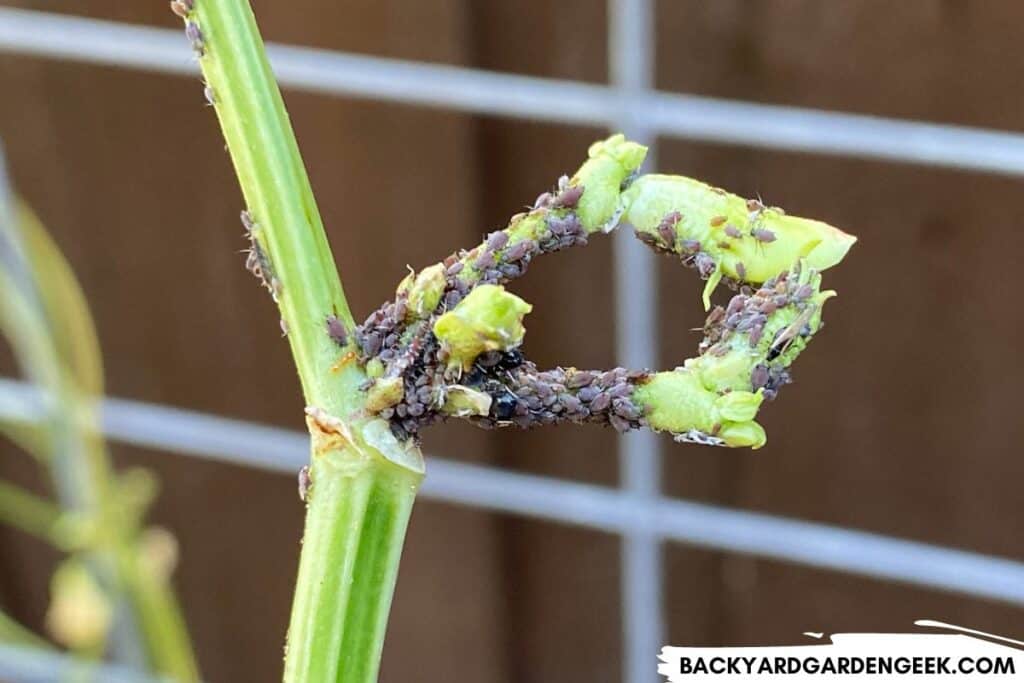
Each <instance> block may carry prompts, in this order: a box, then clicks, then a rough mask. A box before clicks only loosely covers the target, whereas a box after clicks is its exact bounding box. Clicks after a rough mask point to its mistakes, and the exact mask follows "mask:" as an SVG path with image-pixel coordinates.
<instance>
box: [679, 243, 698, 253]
mask: <svg viewBox="0 0 1024 683" xmlns="http://www.w3.org/2000/svg"><path fill="white" fill-rule="evenodd" d="M680 246H682V248H683V250H684V251H688V252H690V253H692V254H695V253H697V252H698V251H700V242H698V241H697V240H683V242H682V244H681V245H680Z"/></svg>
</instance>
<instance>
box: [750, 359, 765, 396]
mask: <svg viewBox="0 0 1024 683" xmlns="http://www.w3.org/2000/svg"><path fill="white" fill-rule="evenodd" d="M768 379H769V376H768V366H767V365H763V364H760V363H759V364H758V365H755V366H754V370H753V372H751V373H750V385H751V387H753V389H754V391H757V390H758V389H760V388H762V387H765V386H767V385H768Z"/></svg>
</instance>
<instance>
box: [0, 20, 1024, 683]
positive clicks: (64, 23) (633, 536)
mask: <svg viewBox="0 0 1024 683" xmlns="http://www.w3.org/2000/svg"><path fill="white" fill-rule="evenodd" d="M608 21H609V31H608V33H609V71H610V74H611V85H610V86H601V85H590V84H584V83H578V82H573V81H564V80H555V79H543V78H534V77H527V76H517V75H511V74H501V73H494V72H488V71H481V70H476V69H467V68H461V67H452V66H444V65H435V64H427V63H418V62H411V61H403V60H394V59H385V58H379V57H367V56H360V55H353V54H345V53H340V52H334V51H328V50H320V49H313V48H305V47H296V46H287V45H269V46H268V50H269V52H270V57H271V61H272V62H273V64H274V68H275V72H276V73H277V76H278V78H279V81H280V82H281V84H282V86H284V87H287V88H293V89H298V90H305V91H312V92H319V93H326V94H332V95H345V96H351V97H360V98H367V99H374V100H381V101H390V102H399V103H406V104H418V105H426V106H434V107H441V108H446V109H453V110H456V111H464V112H473V113H479V114H491V115H496V116H505V117H516V118H528V119H535V120H546V121H554V122H560V123H568V124H588V125H597V126H603V127H609V128H613V129H618V130H624V131H626V132H627V133H628V134H629V135H631V136H632V137H634V138H637V139H640V140H644V141H646V142H648V143H650V142H653V141H654V139H655V137H656V136H657V135H665V136H670V137H677V138H684V139H691V140H702V141H708V142H718V143H724V144H739V145H747V146H754V147H764V148H772V149H783V150H797V151H804V152H815V153H819V154H830V155H842V156H850V157H861V158H874V159H883V160H890V161H896V162H909V163H919V164H926V165H930V166H939V167H949V168H960V169H968V170H976V171H990V172H997V173H1005V174H1010V175H1024V135H1018V134H1012V133H1005V132H998V131H992V130H985V129H978V128H968V127H963V126H951V125H942V124H931V123H924V122H916V121H901V120H894V119H887V118H879V117H872V116H863V115H852V114H842V113H834V112H825V111H818V110H812V109H804V108H798V107H787V106H775V105H762V104H751V103H745V102H736V101H730V100H722V99H717V98H709V97H701V96H694V95H682V94H670V93H662V92H657V91H655V90H653V89H652V74H653V54H652V51H653V44H654V19H653V6H652V1H651V0H608ZM182 40H183V39H182V38H181V36H180V35H179V34H178V32H177V31H173V30H169V29H157V28H150V27H145V26H135V25H128V24H122V23H115V22H107V21H99V20H93V19H85V18H77V17H70V16H63V15H59V14H53V13H45V12H35V11H26V10H16V9H9V8H8V9H5V8H0V51H7V52H13V53H18V54H24V55H36V56H42V57H51V58H57V59H65V60H69V61H78V62H86V63H92V64H104V65H113V66H120V67H126V68H136V69H143V70H147V71H154V72H162V73H171V74H182V75H194V74H197V73H198V67H197V66H196V64H195V63H194V62H192V61H191V60H189V59H188V58H187V57H186V55H187V50H185V49H183V42H182ZM653 153H654V150H653V149H652V155H651V157H652V159H653V157H654V154H653ZM649 163H653V161H649ZM649 259H650V256H649V255H648V254H647V253H646V252H645V251H644V250H642V249H640V248H639V245H638V244H637V243H636V241H635V240H631V239H627V236H626V235H624V234H620V235H617V236H616V242H615V280H616V287H617V289H616V292H617V294H616V303H615V310H616V343H617V349H618V356H619V358H618V360H619V362H620V363H622V364H624V365H627V366H637V367H639V366H651V365H653V364H654V361H655V359H656V356H657V348H656V345H655V344H656V339H657V334H656V328H655V320H654V310H655V306H654V297H655V292H656V287H655V282H654V277H655V275H654V273H655V269H654V268H651V267H649ZM627 277H628V278H629V280H630V284H631V287H632V288H634V290H633V291H632V292H631V294H630V297H629V300H631V301H636V300H643V301H649V302H651V305H650V306H648V307H640V306H630V305H627V304H626V297H624V296H622V294H623V287H622V285H623V283H624V281H625V280H626V278H627ZM636 287H639V288H641V289H642V290H643V291H642V292H641V294H642V296H637V292H636V290H635V288H636ZM41 410H42V403H41V397H40V396H39V395H38V394H36V393H35V390H34V389H33V388H32V387H29V386H27V385H25V384H23V383H20V382H15V381H11V380H0V415H3V416H6V417H10V416H15V415H22V416H26V417H32V416H38V415H40V414H41V413H40V411H41ZM103 416H104V431H105V432H106V433H107V435H108V436H109V437H110V438H112V439H114V440H119V441H122V442H126V443H132V444H136V445H141V446H146V447H151V448H157V449H160V450H165V451H169V452H174V453H178V454H183V455H192V456H197V457H204V458H213V459H217V460H221V461H225V462H231V463H236V464H242V465H246V466H254V467H261V468H265V469H270V470H277V471H287V472H294V471H296V470H297V469H298V468H299V467H300V466H301V465H302V464H303V462H304V461H305V459H306V457H307V447H306V446H307V444H306V438H305V436H304V435H303V434H301V433H298V432H290V431H287V430H282V429H278V428H273V427H268V426H264V425H258V424H252V423H246V422H241V421H237V420H229V419H225V418H221V417H216V416H212V415H204V414H200V413H195V412H190V411H185V410H181V409H177V408H171V407H167V406H157V405H151V404H145V403H141V402H134V401H124V400H117V399H108V400H106V401H105V402H104V409H103ZM620 458H621V462H622V467H621V471H622V473H623V475H622V485H621V489H619V490H616V489H610V488H606V487H600V486H594V485H589V484H581V483H576V482H572V481H565V480H558V479H552V478H547V477H538V476H532V475H524V474H516V473H512V472H507V471H502V470H499V469H496V468H489V467H483V466H476V465H467V464H462V463H455V462H451V461H447V460H444V459H442V458H437V457H431V458H430V473H429V476H428V478H427V480H426V482H425V484H424V486H423V491H422V493H423V496H424V497H426V498H428V499H434V500H441V501H448V502H455V503H459V504H463V505H470V506H474V507H479V508H482V509H488V510H495V511H501V512H506V513H511V514H517V515H523V516H528V517H536V518H540V519H547V520H554V521H558V522H563V523H568V524H575V525H581V526H585V527H589V528H593V529H598V530H602V531H607V532H610V533H616V534H619V535H621V536H622V539H623V549H622V563H623V571H622V576H623V580H622V601H623V621H624V623H623V643H624V658H623V679H624V680H626V681H630V682H631V683H639V682H640V681H645V680H648V681H649V680H654V678H655V674H654V669H655V666H654V664H655V655H656V653H657V652H658V650H659V649H660V646H661V645H662V644H663V613H662V590H661V585H662V581H661V567H662V563H661V550H660V544H661V542H662V541H665V540H669V541H679V542H683V543H688V544H692V545H697V546H701V547H706V548H712V549H716V550H723V551H729V552H740V553H747V554H751V555H756V556H760V557H768V558H773V559H778V560H783V561H787V562H791V563H795V564H802V565H808V566H814V567H821V568H827V569H834V570H837V571H843V572H848V573H853V574H859V575H863V576H869V577H874V578H879V579H885V580H893V581H901V582H905V583H909V584H914V585H918V586H924V587H929V588H936V589H941V590H948V591H954V592H959V593H963V594H967V595H973V596H978V597H983V598H988V599H993V600H998V601H1003V602H1008V603H1012V604H1017V605H1024V563H1021V562H1016V561H1012V560H1007V559H1003V558H997V557H990V556H984V555H979V554H976V553H970V552H965V551H961V550H955V549H951V548H942V547H938V546H933V545H928V544H923V543H917V542H913V541H907V540H902V539H896V538H891V537H886V536H883V535H879V534H872V533H865V532H861V531H855V530H851V529H845V528H841V527H834V526H829V525H823V524H816V523H810V522H804V521H798V520H792V519H785V518H782V517H777V516H772V515H765V514H759V513H751V512H744V511H740V510H734V509H730V508H724V507H719V506H713V505H705V504H700V503H694V502H689V501H683V500H672V499H667V498H664V497H663V496H662V495H661V493H660V467H659V456H658V442H657V440H655V439H653V438H652V437H651V435H649V434H630V435H626V437H624V438H623V439H622V440H621V442H620ZM12 657H13V655H12ZM5 661H6V662H13V661H14V659H12V658H11V657H4V656H3V652H0V673H3V672H5V671H7V672H10V671H13V669H10V670H7V669H5V668H4V666H3V662H5ZM21 661H22V662H23V664H25V666H44V669H41V670H45V667H46V666H51V667H52V666H56V664H52V663H51V664H50V665H45V664H44V665H41V664H39V663H38V662H36V661H29V660H28V659H25V658H22V660H21ZM24 670H25V671H29V670H34V669H24Z"/></svg>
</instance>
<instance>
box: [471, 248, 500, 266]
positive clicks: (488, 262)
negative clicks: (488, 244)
mask: <svg viewBox="0 0 1024 683" xmlns="http://www.w3.org/2000/svg"><path fill="white" fill-rule="evenodd" d="M494 265H495V261H494V252H492V251H485V252H484V253H482V254H480V258H478V259H477V260H476V262H475V263H474V264H473V267H474V268H476V269H477V270H487V269H488V268H492V267H494Z"/></svg>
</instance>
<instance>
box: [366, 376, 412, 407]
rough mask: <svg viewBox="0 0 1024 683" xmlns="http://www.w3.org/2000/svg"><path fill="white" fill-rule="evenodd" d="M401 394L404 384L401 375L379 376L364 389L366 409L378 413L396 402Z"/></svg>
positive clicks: (400, 397) (399, 399)
mask: <svg viewBox="0 0 1024 683" xmlns="http://www.w3.org/2000/svg"><path fill="white" fill-rule="evenodd" d="M403 396H405V386H404V384H403V382H402V378H401V377H381V378H380V379H378V380H376V381H374V383H373V385H372V386H370V388H369V389H367V390H366V409H367V410H368V411H369V412H371V413H379V412H380V411H382V410H384V409H385V408H390V407H391V406H393V405H395V404H397V403H398V402H399V401H401V400H402V397H403Z"/></svg>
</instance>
